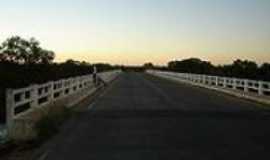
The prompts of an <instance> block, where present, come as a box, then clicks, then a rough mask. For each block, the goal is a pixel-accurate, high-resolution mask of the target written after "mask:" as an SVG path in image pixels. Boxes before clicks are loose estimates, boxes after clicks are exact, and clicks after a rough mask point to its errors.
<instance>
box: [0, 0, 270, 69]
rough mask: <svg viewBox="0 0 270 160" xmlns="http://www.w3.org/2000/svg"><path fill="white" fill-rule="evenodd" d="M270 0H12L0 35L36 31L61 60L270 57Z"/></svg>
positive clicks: (0, 13)
mask: <svg viewBox="0 0 270 160" xmlns="http://www.w3.org/2000/svg"><path fill="white" fill-rule="evenodd" d="M269 19H270V1H269V0H46V1H45V0H27V1H26V0H6V1H4V0H3V1H0V41H1V42H2V41H4V40H5V39H6V38H8V37H10V36H13V35H19V36H22V37H24V38H30V37H35V38H36V39H38V40H39V41H40V42H41V45H42V47H44V48H46V49H50V50H53V51H55V53H56V61H59V62H60V61H65V60H66V59H70V58H72V59H75V60H80V61H88V62H90V63H96V62H107V63H112V64H129V65H141V64H143V63H145V62H153V63H154V64H158V65H165V64H166V63H167V62H168V61H171V60H181V59H184V58H189V57H198V58H201V59H203V60H207V61H211V62H212V63H214V64H226V63H231V62H232V61H233V60H235V59H238V58H240V59H248V60H254V61H256V62H258V63H263V62H270V20H269Z"/></svg>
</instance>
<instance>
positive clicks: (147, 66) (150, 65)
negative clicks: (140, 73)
mask: <svg viewBox="0 0 270 160" xmlns="http://www.w3.org/2000/svg"><path fill="white" fill-rule="evenodd" d="M143 67H144V68H145V69H151V68H154V65H153V63H151V62H148V63H145V64H144V65H143Z"/></svg>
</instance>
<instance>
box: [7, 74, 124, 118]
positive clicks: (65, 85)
mask: <svg viewBox="0 0 270 160" xmlns="http://www.w3.org/2000/svg"><path fill="white" fill-rule="evenodd" d="M119 72H120V71H118V70H117V71H110V72H103V73H99V74H98V75H99V76H100V77H101V78H103V80H104V81H106V82H109V81H110V80H112V79H114V78H115V76H116V75H117V74H119ZM91 86H93V87H94V83H93V78H92V74H89V75H85V76H78V77H74V78H67V79H61V80H58V81H52V82H48V83H45V84H40V85H31V86H29V87H26V88H21V89H7V91H6V108H7V118H9V120H10V119H15V118H17V117H20V116H21V115H24V114H26V113H27V112H29V111H30V110H31V109H33V108H42V107H43V106H46V105H48V104H50V103H52V102H54V101H57V100H60V99H62V98H65V97H67V96H69V95H71V94H75V93H77V92H79V91H81V90H82V89H85V88H87V87H91ZM7 121H8V120H7Z"/></svg>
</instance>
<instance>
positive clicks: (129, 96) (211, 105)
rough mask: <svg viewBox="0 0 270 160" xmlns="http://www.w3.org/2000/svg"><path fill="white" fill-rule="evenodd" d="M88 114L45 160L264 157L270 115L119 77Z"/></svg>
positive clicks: (227, 99)
mask: <svg viewBox="0 0 270 160" xmlns="http://www.w3.org/2000/svg"><path fill="white" fill-rule="evenodd" d="M89 108H90V109H89V111H87V112H85V113H83V114H82V115H81V116H79V117H77V118H76V119H75V120H73V121H72V122H70V124H68V127H66V128H65V130H64V131H63V133H61V138H58V140H57V142H55V144H54V146H53V147H51V148H50V150H49V152H48V157H47V159H48V160H159V159H164V160H186V159H188V160H189V159H191V160H212V159H214V160H223V159H224V160H225V159H226V160H242V159H243V160H249V159H250V160H254V159H257V160H261V159H269V158H270V138H269V137H270V114H269V113H268V112H267V111H265V110H264V109H262V105H258V104H256V103H253V102H249V101H245V100H242V99H239V98H234V97H231V96H228V95H225V94H222V93H218V92H215V91H210V90H207V89H203V88H197V87H193V86H189V85H185V84H179V83H175V82H171V81H168V80H164V79H159V78H155V77H152V76H150V75H146V74H141V73H123V74H122V75H121V76H120V77H119V78H118V79H117V80H116V81H115V82H114V83H113V84H112V85H111V86H110V87H108V88H107V89H106V91H105V92H104V94H103V96H101V97H100V98H99V99H98V100H97V101H96V102H95V103H94V104H92V105H90V106H89Z"/></svg>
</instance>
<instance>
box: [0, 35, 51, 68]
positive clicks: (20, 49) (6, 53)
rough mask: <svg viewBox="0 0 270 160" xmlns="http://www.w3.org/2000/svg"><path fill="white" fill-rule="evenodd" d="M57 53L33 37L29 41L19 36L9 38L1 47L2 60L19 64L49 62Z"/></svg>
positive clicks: (0, 59) (0, 58) (0, 57)
mask: <svg viewBox="0 0 270 160" xmlns="http://www.w3.org/2000/svg"><path fill="white" fill-rule="evenodd" d="M54 57H55V54H54V52H53V51H49V50H46V49H43V48H41V47H40V43H39V42H38V41H37V40H36V39H34V38H31V39H30V40H29V41H28V40H25V39H23V38H21V37H19V36H14V37H11V38H8V39H7V40H6V41H4V42H3V43H2V46H1V47H0V61H6V62H11V63H18V64H49V63H51V62H52V61H53V59H54Z"/></svg>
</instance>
